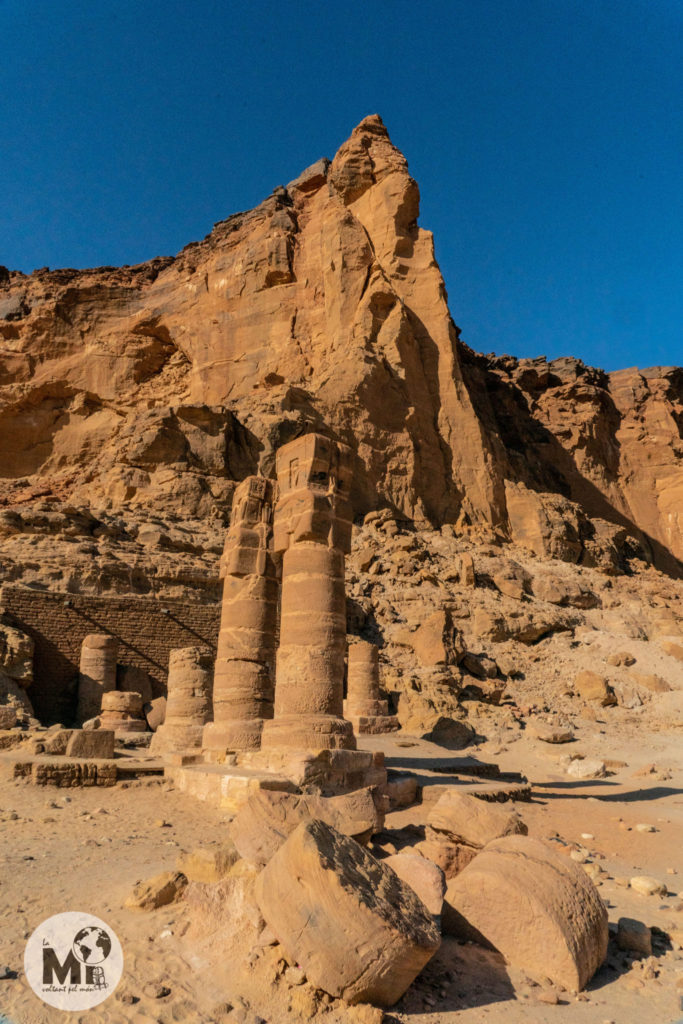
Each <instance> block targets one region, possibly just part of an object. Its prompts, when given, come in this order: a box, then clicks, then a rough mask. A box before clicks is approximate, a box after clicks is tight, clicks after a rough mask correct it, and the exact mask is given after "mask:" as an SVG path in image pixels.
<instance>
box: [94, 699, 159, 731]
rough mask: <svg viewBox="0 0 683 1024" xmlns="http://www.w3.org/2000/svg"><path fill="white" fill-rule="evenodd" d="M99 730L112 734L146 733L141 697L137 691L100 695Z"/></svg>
mask: <svg viewBox="0 0 683 1024" xmlns="http://www.w3.org/2000/svg"><path fill="white" fill-rule="evenodd" d="M98 718H99V722H100V728H101V729H111V730H112V731H113V732H122V733H123V732H146V730H147V723H146V721H145V718H144V715H143V712H142V697H141V696H140V694H139V693H138V692H137V691H126V692H124V691H121V690H108V691H107V692H106V693H103V694H102V710H101V711H100V713H99V715H98Z"/></svg>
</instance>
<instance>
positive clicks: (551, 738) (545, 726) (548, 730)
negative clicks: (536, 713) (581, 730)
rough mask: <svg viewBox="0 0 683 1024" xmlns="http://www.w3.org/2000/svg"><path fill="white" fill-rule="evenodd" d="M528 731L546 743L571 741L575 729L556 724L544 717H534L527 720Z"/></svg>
mask: <svg viewBox="0 0 683 1024" xmlns="http://www.w3.org/2000/svg"><path fill="white" fill-rule="evenodd" d="M526 728H527V732H528V734H529V735H530V736H533V737H534V738H535V739H537V740H543V742H544V743H571V741H572V740H573V739H574V730H573V729H571V728H570V727H569V726H562V725H556V724H553V723H552V722H546V721H545V720H544V719H542V718H532V719H531V720H530V721H529V722H527V727H526Z"/></svg>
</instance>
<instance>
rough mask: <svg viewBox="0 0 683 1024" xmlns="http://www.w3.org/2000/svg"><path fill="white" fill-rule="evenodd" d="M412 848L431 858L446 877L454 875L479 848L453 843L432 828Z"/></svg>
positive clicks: (474, 855)
mask: <svg viewBox="0 0 683 1024" xmlns="http://www.w3.org/2000/svg"><path fill="white" fill-rule="evenodd" d="M413 849H414V850H415V851H416V852H417V853H420V854H421V855H422V856H423V857H426V858H427V859H428V860H431V861H433V862H434V864H436V866H437V867H438V868H440V869H441V870H442V871H443V873H444V877H445V878H446V879H449V878H455V876H456V875H457V874H458V873H459V872H460V871H462V870H463V868H466V867H467V865H468V864H469V863H470V862H471V861H473V860H474V858H475V857H476V856H477V854H478V853H479V850H478V849H476V848H475V847H474V846H467V845H466V844H465V843H453V842H451V841H450V840H448V839H446V838H445V834H444V833H443V832H437V831H435V830H433V831H432V832H431V833H430V834H429V836H428V837H427V838H426V839H423V840H421V841H420V842H419V843H416V844H415V846H414V847H413Z"/></svg>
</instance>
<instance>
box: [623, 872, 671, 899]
mask: <svg viewBox="0 0 683 1024" xmlns="http://www.w3.org/2000/svg"><path fill="white" fill-rule="evenodd" d="M629 884H630V886H631V888H632V889H633V890H634V891H635V892H639V893H640V894H641V896H666V894H667V891H668V890H667V887H666V885H665V884H664V882H660V881H659V879H658V878H653V877H652V876H651V875H636V876H635V877H634V878H632V879H631V880H630V883H629Z"/></svg>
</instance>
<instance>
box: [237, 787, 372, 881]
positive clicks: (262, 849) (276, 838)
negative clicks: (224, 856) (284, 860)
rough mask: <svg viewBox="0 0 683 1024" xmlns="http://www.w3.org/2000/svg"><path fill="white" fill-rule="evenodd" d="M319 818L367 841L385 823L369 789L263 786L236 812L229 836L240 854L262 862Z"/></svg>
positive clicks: (251, 860)
mask: <svg viewBox="0 0 683 1024" xmlns="http://www.w3.org/2000/svg"><path fill="white" fill-rule="evenodd" d="M316 818H317V819H320V820H321V821H325V822H327V824H328V825H332V826H333V827H334V828H335V829H336V830H337V831H338V832H341V833H342V834H343V835H348V836H353V837H354V838H355V839H358V840H360V841H363V842H364V843H366V842H368V841H369V839H370V836H371V835H372V834H373V833H375V832H379V831H380V830H381V828H382V825H383V823H384V822H383V815H382V814H381V813H380V812H379V811H378V810H377V807H376V805H375V801H374V799H373V795H372V792H371V790H370V789H358V790H355V791H354V792H352V793H348V794H344V795H342V796H334V797H320V796H313V795H312V796H299V795H297V794H295V793H283V792H278V791H270V790H260V791H259V792H256V793H254V795H253V796H250V797H249V799H248V800H247V802H246V803H245V804H244V806H243V807H242V808H240V810H239V811H238V812H237V815H236V816H235V818H234V820H233V822H232V824H231V826H230V836H231V838H232V840H233V842H234V844H235V846H236V848H237V851H238V853H239V855H240V856H241V857H244V859H245V860H248V861H250V862H251V863H253V864H260V865H263V864H267V863H268V861H269V860H270V858H271V857H272V856H273V854H274V853H275V852H276V851H277V850H278V849H279V848H280V847H281V846H282V844H283V843H284V841H285V840H286V839H287V837H288V836H289V835H291V833H292V832H293V831H294V829H295V828H297V826H298V825H300V824H301V823H302V822H304V821H312V820H314V819H316Z"/></svg>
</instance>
